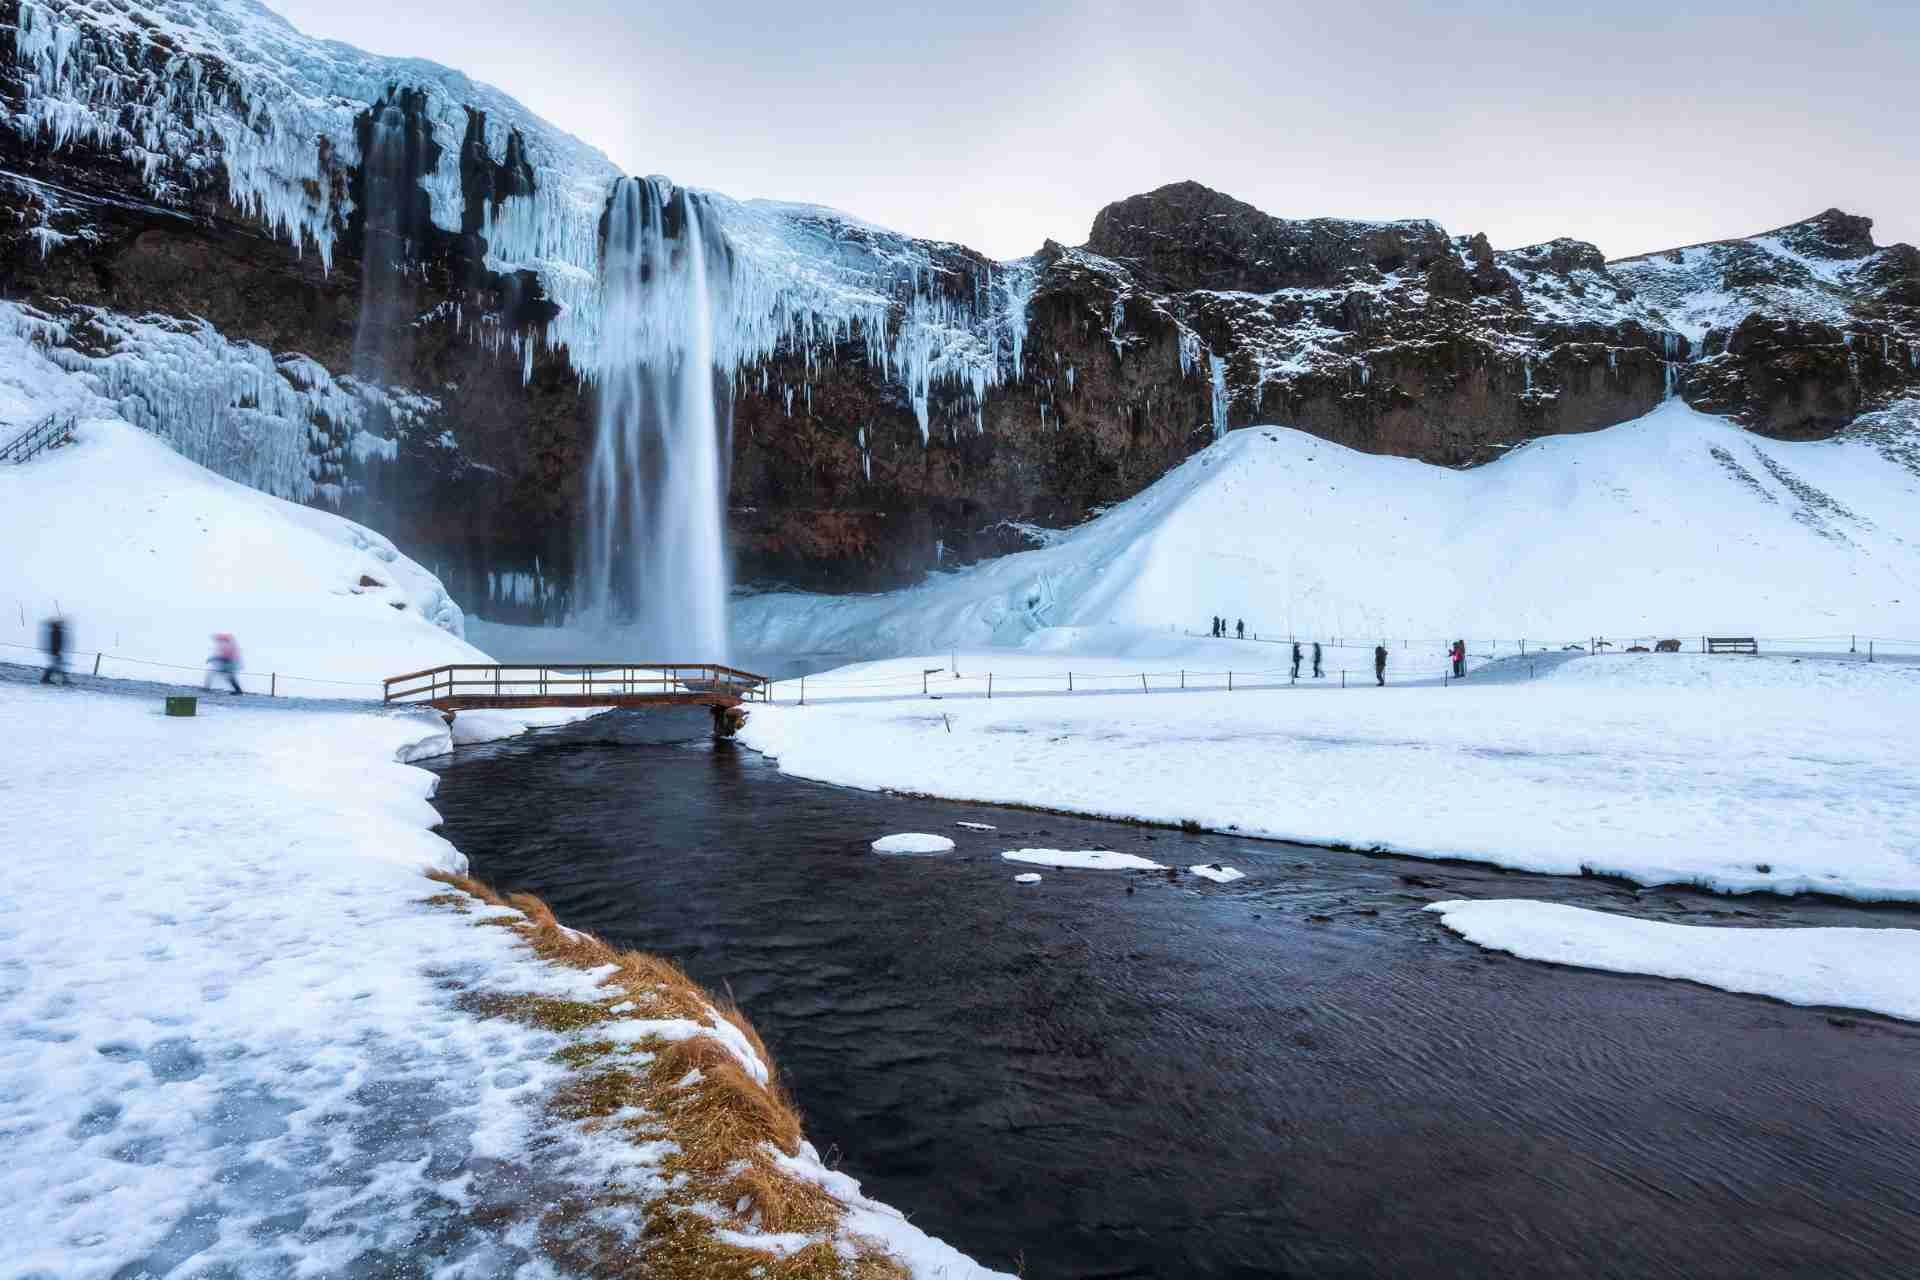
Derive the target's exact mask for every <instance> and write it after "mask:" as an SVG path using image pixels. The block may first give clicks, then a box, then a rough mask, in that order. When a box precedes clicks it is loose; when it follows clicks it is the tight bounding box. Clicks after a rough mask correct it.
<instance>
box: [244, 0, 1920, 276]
mask: <svg viewBox="0 0 1920 1280" xmlns="http://www.w3.org/2000/svg"><path fill="white" fill-rule="evenodd" d="M268 2H269V3H270V4H271V5H272V6H273V7H274V8H276V9H278V10H280V11H281V12H282V13H284V14H286V15H287V16H288V17H289V18H291V19H292V20H293V22H294V23H295V25H297V26H299V27H300V28H302V29H303V30H305V31H308V32H310V33H312V34H314V35H320V36H328V37H332V38H334V39H339V40H344V41H347V42H348V43H350V44H355V45H358V46H360V47H361V48H365V49H369V50H373V51H375V52H378V53H386V54H399V55H407V56H414V57H425V58H430V59H432V60H433V61H436V62H441V63H444V64H446V65H448V66H452V67H456V68H458V69H460V70H462V71H464V72H466V73H467V74H468V75H470V76H472V77H474V78H475V79H478V80H484V81H487V82H489V83H492V84H495V85H497V86H499V87H500V88H502V89H504V90H506V91H507V92H508V93H510V94H512V95H513V96H515V97H517V98H519V99H520V100H521V101H522V102H524V103H526V104H527V105H528V106H529V107H531V108H532V109H533V110H534V111H536V112H538V113H539V114H541V115H543V116H545V117H546V118H547V119H548V120H550V121H552V122H553V123H554V124H556V125H559V126H560V127H561V128H564V129H566V130H568V131H570V132H572V133H574V134H577V135H578V136H580V137H582V138H584V139H586V140H587V141H589V142H591V143H593V144H594V145H595V146H598V147H599V148H601V149H602V150H604V151H605V152H606V153H607V154H608V155H609V156H611V157H612V159H613V161H614V162H615V163H616V164H618V165H621V166H622V167H624V168H626V169H627V170H628V171H630V172H633V173H664V174H667V175H669V176H670V177H672V178H674V179H676V180H678V181H681V182H686V183H690V184H692V185H695V186H702V187H710V188H713V189H716V190H720V191H725V192H727V193H728V194H731V195H735V196H742V197H751V196H771V197H777V198H781V199H790V200H806V201H813V202H816V203H819V204H827V205H833V206H835V207H837V208H841V209H845V210H847V211H849V212H852V213H856V214H858V215H860V216H861V217H863V218H866V219H868V220H869V221H872V222H877V223H881V224H883V225H886V226H891V227H894V228H897V229H899V230H902V231H907V232H912V233H914V234H916V235H921V236H930V237H939V238H945V239H952V240H958V241H961V242H963V243H965V244H968V245H971V246H973V247H974V248H977V249H980V250H982V251H983V252H986V253H988V254H990V255H992V256H994V257H999V258H1008V257H1017V256H1020V255H1022V254H1026V253H1030V252H1032V251H1033V250H1035V249H1037V248H1039V246H1040V242H1041V241H1042V240H1043V239H1045V238H1047V237H1051V238H1053V239H1055V240H1059V241H1062V242H1064V243H1068V244H1078V243H1081V242H1082V241H1084V240H1085V239H1086V235H1087V228H1088V226H1089V225H1090V224H1091V222H1092V220H1093V215H1094V213H1095V212H1096V211H1097V210H1098V209H1099V208H1100V206H1102V205H1103V204H1106V203H1107V202H1109V201H1111V200H1116V199H1119V198H1121V197H1123V196H1127V195H1131V194H1133V193H1135V192H1140V191H1147V190H1151V189H1152V188H1154V187H1157V186H1160V185H1162V184H1164V183H1167V182H1174V181H1179V180H1181V179H1185V178H1193V179H1197V180H1198V181H1200V182H1203V183H1205V184H1207V185H1208V186H1211V187H1214V188H1216V189H1218V190H1221V191H1225V192H1227V193H1229V194H1231V195H1234V196H1237V197H1239V198H1240V199H1242V200H1245V201H1248V202H1249V203H1251V204H1254V205H1257V206H1259V207H1260V208H1262V209H1265V210H1266V211H1268V212H1269V213H1274V214H1278V215H1281V216H1284V217H1313V216H1319V215H1337V216H1346V217H1360V218H1402V217H1431V218H1433V219H1435V220H1437V221H1438V222H1440V223H1441V224H1442V225H1443V226H1445V227H1446V228H1447V229H1448V230H1449V231H1452V232H1454V233H1456V234H1460V233H1467V232H1473V231H1485V232H1486V233H1487V234H1488V236H1489V237H1490V238H1491V239H1492V240H1493V243H1494V245H1495V247H1497V248H1509V247H1514V246H1517V245H1522V244H1530V243H1534V242H1536V241H1540V240H1545V239H1550V238H1552V237H1554V236H1557V235H1571V236H1576V237H1578V238H1580V239H1583V240H1591V241H1593V242H1594V243H1596V244H1598V245H1599V246H1600V247H1601V248H1602V249H1603V250H1605V251H1606V253H1607V254H1608V256H1609V257H1619V256H1625V255H1628V254H1634V253H1642V252H1646V251H1648V250H1651V249H1659V248H1666V247H1670V246H1673V245H1678V244H1687V243H1691V242H1695V241H1700V240H1711V239H1720V238H1724V237H1728V236H1735V235H1745V234H1750V233H1752V232H1755V231H1761V230H1765V229H1767V228H1770V227H1774V226H1778V225H1780V224H1781V223H1785V222H1791V221H1794V220H1796V219H1798V218H1803V217H1806V216H1807V215H1809V214H1813V213H1817V212H1819V211H1820V210H1822V209H1825V208H1827V207H1828V206H1830V205H1838V206H1840V207H1841V208H1843V209H1847V210H1849V211H1851V212H1855V213H1864V214H1867V215H1868V216H1870V217H1872V218H1873V219H1874V222H1875V226H1874V236H1875V238H1876V239H1877V240H1878V241H1879V242H1880V243H1881V244H1888V243H1891V242H1893V241H1897V240H1905V241H1908V242H1920V87H1917V86H1916V79H1915V66H1916V61H1917V60H1920V3H1914V0H1897V2H1895V0H1887V2H1885V3H1876V2H1873V0H1829V2H1827V3H1820V2H1819V0H1809V2H1808V3H1801V4H1788V3H1774V4H1764V3H1755V2H1754V0H1747V2H1746V3H1728V2H1725V0H1693V2H1692V3H1690V4H1686V5H1682V4H1677V3H1674V0H1657V2H1654V0H1611V2H1610V3H1607V4H1605V5H1591V6H1589V5H1577V6H1576V5H1568V4H1560V5H1555V4H1553V3H1551V2H1550V0H1543V2H1541V3H1534V4H1517V3H1504V2H1503V0H1417V2H1402V0H1390V2H1386V3H1368V2H1367V0H1351V2H1349V3H1344V4H1335V3H1328V2H1327V0H1320V2H1319V3H1307V4H1295V3H1289V2H1287V0H1267V2H1266V3H1258V2H1244V3H1243V2H1229V0H1193V2H1188V3H1183V2H1182V0H1152V2H1151V3H1145V4H1137V3H1113V4H1095V3H1064V4H1053V5H1049V4H1046V3H1044V0H1043V2H1042V3H1038V4H1035V3H1031V2H1030V0H971V3H967V4H955V3H952V2H951V0H947V2H946V3H942V4H939V5H925V4H914V3H886V2H881V0H836V2H835V3H831V4H826V3H818V4H815V3H785V2H782V0H719V2H718V3H708V4H705V5H698V4H686V3H682V4H676V5H664V4H658V3H649V2H648V0H547V3H545V4H526V3H512V4H505V3H495V2H494V0H268Z"/></svg>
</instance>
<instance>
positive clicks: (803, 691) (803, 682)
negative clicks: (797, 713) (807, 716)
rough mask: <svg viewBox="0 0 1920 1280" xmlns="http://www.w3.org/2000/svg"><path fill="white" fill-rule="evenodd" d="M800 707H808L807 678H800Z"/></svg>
mask: <svg viewBox="0 0 1920 1280" xmlns="http://www.w3.org/2000/svg"><path fill="white" fill-rule="evenodd" d="M800 705H801V706H803V707H804V706H806V705H807V678H806V677H805V676H801V677H800Z"/></svg>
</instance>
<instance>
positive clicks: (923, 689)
mask: <svg viewBox="0 0 1920 1280" xmlns="http://www.w3.org/2000/svg"><path fill="white" fill-rule="evenodd" d="M920 696H921V697H923V698H924V697H926V696H927V673H926V672H924V671H922V672H921V673H920Z"/></svg>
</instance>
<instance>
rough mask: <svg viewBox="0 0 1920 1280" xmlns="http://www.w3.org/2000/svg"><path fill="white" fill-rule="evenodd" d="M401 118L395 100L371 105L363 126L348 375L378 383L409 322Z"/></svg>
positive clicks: (406, 167) (408, 197)
mask: <svg viewBox="0 0 1920 1280" xmlns="http://www.w3.org/2000/svg"><path fill="white" fill-rule="evenodd" d="M407 133H408V130H407V114H406V111H405V109H404V108H403V106H402V105H401V103H400V101H399V100H398V98H397V96H395V95H391V94H390V95H389V96H388V97H386V98H383V99H381V100H380V101H378V102H375V103H374V104H373V107H372V119H371V120H370V121H369V122H368V125H367V141H366V148H365V156H364V158H363V161H362V173H363V174H364V176H365V189H364V190H365V194H364V197H363V199H364V204H365V211H364V214H363V216H364V219H365V221H364V224H363V225H364V228H365V238H364V241H363V246H362V252H361V278H360V323H359V325H358V327H357V328H356V329H355V331H354V336H353V372H354V376H355V377H358V378H361V379H364V380H366V381H368V382H376V383H377V382H384V381H386V379H387V371H388V365H389V363H390V361H391V358H392V357H393V356H394V355H395V354H397V353H396V352H395V350H394V348H395V346H396V345H397V344H398V343H400V342H401V341H403V340H404V331H405V329H406V323H407V321H409V320H411V319H412V310H413V297H412V294H413V289H412V280H411V279H410V278H409V277H408V275H407V269H408V267H407V264H408V260H409V259H410V258H411V257H412V254H413V246H412V244H411V242H410V241H411V232H412V227H411V225H410V224H411V222H412V218H411V214H412V206H413V203H414V201H413V193H412V191H411V188H412V187H413V186H414V183H413V169H412V165H411V164H410V161H411V159H412V157H410V156H409V155H408V136H407Z"/></svg>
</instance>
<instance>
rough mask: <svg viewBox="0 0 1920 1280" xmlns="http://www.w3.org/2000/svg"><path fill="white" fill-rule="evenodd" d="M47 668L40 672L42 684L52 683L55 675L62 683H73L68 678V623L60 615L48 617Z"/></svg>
mask: <svg viewBox="0 0 1920 1280" xmlns="http://www.w3.org/2000/svg"><path fill="white" fill-rule="evenodd" d="M46 635H47V641H46V650H47V669H46V670H45V671H42V672H41V673H40V683H41V684H52V683H53V678H54V677H55V676H59V677H60V683H61V684H72V683H73V681H72V680H70V679H68V678H67V624H66V620H65V619H63V618H61V617H59V616H58V615H56V616H54V617H51V618H48V619H47V627H46Z"/></svg>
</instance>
